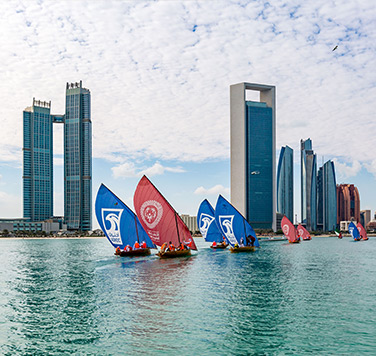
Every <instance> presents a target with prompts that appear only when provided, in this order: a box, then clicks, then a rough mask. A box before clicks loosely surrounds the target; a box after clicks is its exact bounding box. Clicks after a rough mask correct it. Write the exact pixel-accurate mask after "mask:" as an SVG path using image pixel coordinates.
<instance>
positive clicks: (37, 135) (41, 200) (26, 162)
mask: <svg viewBox="0 0 376 356" xmlns="http://www.w3.org/2000/svg"><path fill="white" fill-rule="evenodd" d="M50 108H51V102H46V101H40V100H35V99H34V98H33V105H32V106H30V107H27V108H26V109H25V110H24V112H23V176H22V179H23V216H24V218H26V219H28V220H30V221H43V220H46V219H49V218H50V217H52V215H53V138H52V136H53V130H52V117H51V115H50Z"/></svg>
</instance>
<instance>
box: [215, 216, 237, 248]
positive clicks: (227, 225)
mask: <svg viewBox="0 0 376 356" xmlns="http://www.w3.org/2000/svg"><path fill="white" fill-rule="evenodd" d="M218 219H219V223H220V225H221V229H222V231H223V233H224V235H225V236H226V239H227V240H228V241H230V243H231V244H232V245H235V244H236V243H237V242H238V241H237V240H236V237H235V234H234V229H233V227H232V223H233V221H234V215H219V217H218Z"/></svg>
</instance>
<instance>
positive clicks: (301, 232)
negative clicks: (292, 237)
mask: <svg viewBox="0 0 376 356" xmlns="http://www.w3.org/2000/svg"><path fill="white" fill-rule="evenodd" d="M296 230H297V231H298V237H301V238H302V240H303V241H308V240H312V237H311V235H310V233H309V232H308V231H307V229H306V228H305V227H304V226H303V225H302V224H299V225H298V227H297V228H296Z"/></svg>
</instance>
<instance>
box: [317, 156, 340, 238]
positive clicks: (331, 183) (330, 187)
mask: <svg viewBox="0 0 376 356" xmlns="http://www.w3.org/2000/svg"><path fill="white" fill-rule="evenodd" d="M320 170H322V189H321V191H322V205H321V206H320V205H319V206H318V210H322V217H323V230H324V231H334V230H335V228H336V227H337V183H336V173H335V169H334V163H333V162H332V161H327V162H326V163H325V164H324V165H323V166H322V167H321V168H320Z"/></svg>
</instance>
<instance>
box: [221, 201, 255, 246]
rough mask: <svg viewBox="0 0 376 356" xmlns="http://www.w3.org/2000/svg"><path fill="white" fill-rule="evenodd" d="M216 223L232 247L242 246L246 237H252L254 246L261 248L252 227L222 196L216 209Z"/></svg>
mask: <svg viewBox="0 0 376 356" xmlns="http://www.w3.org/2000/svg"><path fill="white" fill-rule="evenodd" d="M215 222H216V224H217V226H218V229H219V230H220V231H221V232H222V234H223V235H224V236H225V237H226V239H227V241H228V242H229V243H230V244H231V246H234V245H235V244H236V243H237V244H240V240H241V239H242V238H243V240H244V244H245V242H246V236H249V235H251V236H253V237H254V238H255V242H254V246H256V247H260V244H259V241H258V239H257V237H256V233H255V231H254V230H253V229H252V226H251V225H250V224H249V223H248V221H247V220H246V219H245V218H244V216H243V215H242V214H240V213H239V211H238V210H236V208H235V207H234V206H232V205H231V204H230V203H229V202H228V201H227V200H226V199H225V198H223V197H222V195H220V196H219V197H218V200H217V205H216V207H215Z"/></svg>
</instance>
